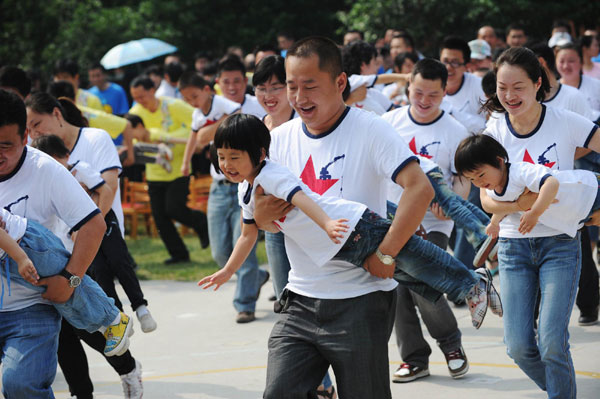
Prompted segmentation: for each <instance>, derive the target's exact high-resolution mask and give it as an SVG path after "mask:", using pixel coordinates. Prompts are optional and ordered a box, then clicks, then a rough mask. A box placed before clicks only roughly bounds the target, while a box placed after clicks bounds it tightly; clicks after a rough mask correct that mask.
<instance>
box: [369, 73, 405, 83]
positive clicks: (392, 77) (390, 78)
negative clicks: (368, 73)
mask: <svg viewBox="0 0 600 399" xmlns="http://www.w3.org/2000/svg"><path fill="white" fill-rule="evenodd" d="M409 79H410V73H383V74H380V75H377V78H376V79H375V84H384V85H386V84H389V83H394V82H402V83H406V82H408V81H409Z"/></svg>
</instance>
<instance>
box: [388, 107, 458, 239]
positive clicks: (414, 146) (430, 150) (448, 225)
mask: <svg viewBox="0 0 600 399" xmlns="http://www.w3.org/2000/svg"><path fill="white" fill-rule="evenodd" d="M382 118H383V119H384V120H385V121H387V122H389V123H390V124H391V125H392V126H393V127H394V128H395V129H396V132H397V133H398V134H399V135H400V137H402V139H404V141H405V142H406V144H408V147H409V148H410V150H411V151H412V152H413V153H414V154H415V155H419V156H421V157H423V158H427V159H430V160H431V161H433V162H435V163H436V164H437V165H438V166H439V167H440V169H441V170H442V172H443V173H444V179H445V181H446V183H447V184H448V186H449V187H452V176H453V175H456V169H455V168H454V154H455V153H456V148H457V147H458V144H459V143H460V142H461V140H463V139H464V138H466V137H467V136H468V135H469V132H467V129H466V128H465V127H464V126H463V125H462V124H460V123H459V122H457V121H456V120H455V119H454V118H453V117H451V116H450V115H448V114H447V113H445V112H444V111H442V113H441V114H440V115H439V116H438V117H437V118H436V119H435V120H433V121H432V122H430V123H420V122H417V121H416V120H414V119H413V117H412V116H411V114H410V106H406V107H402V108H400V109H396V110H393V111H390V112H388V113H386V114H385V115H383V117H382ZM389 186H390V187H389V194H388V200H389V201H391V202H393V203H395V204H397V203H398V201H399V200H400V196H401V195H402V191H403V190H402V187H400V186H399V185H397V184H395V183H392V182H390V184H389ZM421 224H422V225H423V227H424V228H425V230H426V231H427V232H430V231H439V232H441V233H444V234H446V235H447V236H450V233H451V232H452V227H453V226H454V222H452V220H440V219H438V218H436V217H435V216H434V214H433V213H431V211H430V210H428V211H427V213H426V214H425V218H424V219H423V222H422V223H421Z"/></svg>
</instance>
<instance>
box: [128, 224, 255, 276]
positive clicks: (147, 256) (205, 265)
mask: <svg viewBox="0 0 600 399" xmlns="http://www.w3.org/2000/svg"><path fill="white" fill-rule="evenodd" d="M125 241H126V242H127V246H128V247H129V252H131V255H132V256H133V258H134V259H135V261H136V263H137V265H138V269H137V271H136V273H137V275H138V278H139V279H140V280H176V281H198V280H200V279H201V278H202V277H205V276H208V275H210V274H212V273H214V272H216V271H217V270H218V266H217V264H216V263H215V261H214V260H213V258H212V256H211V254H210V248H206V249H200V242H199V240H198V238H197V237H196V236H195V235H193V236H192V235H188V236H186V237H184V238H183V241H184V242H185V245H186V246H187V248H188V250H189V251H190V258H191V262H186V263H178V264H175V265H165V264H164V263H163V261H164V260H165V259H167V258H169V254H168V252H167V250H166V249H165V246H164V244H163V242H162V241H161V240H160V238H149V237H147V236H139V235H138V239H136V240H132V239H130V238H126V239H125ZM256 253H257V256H258V263H259V264H260V265H262V264H265V263H267V255H266V253H265V243H264V241H260V242H259V243H258V248H257V250H256Z"/></svg>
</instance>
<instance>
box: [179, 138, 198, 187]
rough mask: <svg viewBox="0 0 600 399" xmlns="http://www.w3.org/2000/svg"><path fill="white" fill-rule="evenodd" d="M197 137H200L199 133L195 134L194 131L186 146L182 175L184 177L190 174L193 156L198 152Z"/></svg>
mask: <svg viewBox="0 0 600 399" xmlns="http://www.w3.org/2000/svg"><path fill="white" fill-rule="evenodd" d="M196 136H198V132H194V131H193V130H192V131H191V132H190V135H189V137H188V140H187V143H186V144H185V152H184V153H183V162H182V163H181V173H182V174H183V175H184V176H187V175H189V174H190V162H191V160H192V156H193V155H194V151H196Z"/></svg>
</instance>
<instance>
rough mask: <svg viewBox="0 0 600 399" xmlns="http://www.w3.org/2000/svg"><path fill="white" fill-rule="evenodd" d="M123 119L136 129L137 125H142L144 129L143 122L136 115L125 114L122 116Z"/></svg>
mask: <svg viewBox="0 0 600 399" xmlns="http://www.w3.org/2000/svg"><path fill="white" fill-rule="evenodd" d="M123 118H125V119H127V120H128V121H129V123H131V126H132V127H134V128H136V127H138V125H142V127H145V126H144V120H143V119H142V118H140V117H139V116H138V115H135V114H130V113H126V114H125V115H123Z"/></svg>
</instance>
